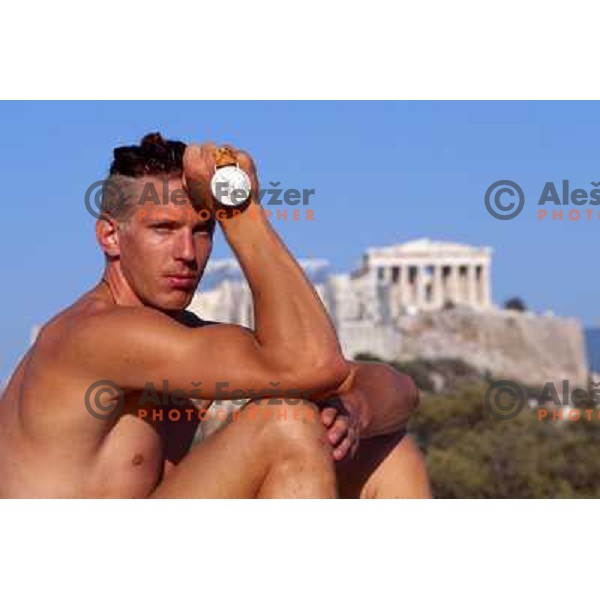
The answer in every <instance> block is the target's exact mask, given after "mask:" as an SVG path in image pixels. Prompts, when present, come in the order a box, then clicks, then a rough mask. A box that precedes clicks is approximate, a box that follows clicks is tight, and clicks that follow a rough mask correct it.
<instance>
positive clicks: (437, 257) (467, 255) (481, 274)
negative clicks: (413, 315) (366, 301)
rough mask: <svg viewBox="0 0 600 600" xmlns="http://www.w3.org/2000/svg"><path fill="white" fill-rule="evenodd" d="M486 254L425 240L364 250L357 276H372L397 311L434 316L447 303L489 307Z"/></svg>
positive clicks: (483, 250)
mask: <svg viewBox="0 0 600 600" xmlns="http://www.w3.org/2000/svg"><path fill="white" fill-rule="evenodd" d="M491 254H492V250H491V248H488V247H482V248H477V247H472V246H466V245H463V244H457V243H448V242H435V241H432V240H429V239H427V238H422V239H418V240H414V241H412V242H407V243H405V244H399V245H396V246H388V247H384V248H370V249H368V250H367V251H366V253H365V254H364V257H363V265H362V269H361V271H362V272H364V273H368V272H371V273H373V272H374V273H376V276H377V281H378V282H379V283H380V284H388V285H389V286H390V287H391V290H392V297H391V306H392V307H393V308H395V309H396V310H395V311H394V312H396V311H397V310H401V309H403V308H404V309H416V310H439V309H440V308H443V307H444V306H446V305H447V304H449V303H452V304H454V305H465V306H470V307H472V308H488V307H489V306H490V305H491V286H490V265H491Z"/></svg>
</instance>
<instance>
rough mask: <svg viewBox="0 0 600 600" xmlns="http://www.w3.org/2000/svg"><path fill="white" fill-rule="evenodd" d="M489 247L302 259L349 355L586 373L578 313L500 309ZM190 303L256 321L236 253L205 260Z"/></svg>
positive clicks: (523, 374) (409, 248) (518, 374)
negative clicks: (344, 270) (335, 269)
mask: <svg viewBox="0 0 600 600" xmlns="http://www.w3.org/2000/svg"><path fill="white" fill-rule="evenodd" d="M491 261H492V250H491V249H490V248H487V247H483V248H476V247H471V246H467V245H463V244H458V243H453V242H439V241H432V240H429V239H418V240H414V241H411V242H407V243H404V244H399V245H395V246H389V247H384V248H370V249H368V250H367V251H366V252H365V253H364V255H363V257H362V262H361V265H360V267H359V269H358V270H357V271H355V272H354V273H351V274H333V273H331V270H330V266H329V263H328V262H327V261H326V260H314V259H313V260H301V261H299V262H300V264H301V265H302V267H303V268H304V270H305V272H306V273H307V275H308V276H309V278H310V279H311V281H312V282H313V284H314V285H315V288H316V289H317V292H318V293H319V295H320V297H321V299H322V301H323V303H324V304H325V306H326V307H327V310H328V311H329V314H330V315H331V318H332V320H333V322H334V324H335V326H336V328H337V331H338V335H339V337H340V342H341V344H342V347H343V350H344V353H345V355H346V356H347V357H348V358H353V357H354V356H356V355H357V354H358V353H370V354H375V355H377V356H379V357H381V358H383V359H385V360H398V361H407V360H412V359H416V358H424V359H432V360H435V359H440V358H457V359H461V360H463V361H465V362H467V363H469V364H470V365H472V366H474V367H476V368H477V369H479V370H480V371H481V372H482V373H483V372H488V373H490V374H492V375H493V376H496V377H498V378H506V379H516V380H519V381H522V382H524V383H529V384H540V383H545V382H546V381H556V382H560V381H561V380H562V379H569V380H570V381H571V382H573V383H575V384H581V385H584V384H586V383H587V378H588V373H587V358H586V350H585V344H584V337H583V331H582V328H581V325H580V324H579V322H578V321H577V320H576V319H569V318H558V317H554V316H539V315H534V314H532V313H521V312H517V311H512V310H503V309H500V308H498V307H497V306H495V305H494V304H493V302H492V291H491ZM200 290H201V291H200V292H199V293H198V294H196V296H195V298H194V300H193V302H192V304H191V306H190V309H191V310H193V311H194V312H196V313H197V314H198V315H200V316H201V317H202V318H204V319H208V320H214V321H220V322H226V323H237V324H241V325H246V326H250V327H251V326H252V321H253V309H252V296H251V294H250V290H249V288H248V285H247V283H246V281H245V278H244V276H243V273H242V272H241V270H240V268H239V266H238V263H237V261H236V260H235V259H224V260H213V261H210V262H209V265H208V267H207V270H206V272H205V275H204V278H203V281H202V284H201V288H200Z"/></svg>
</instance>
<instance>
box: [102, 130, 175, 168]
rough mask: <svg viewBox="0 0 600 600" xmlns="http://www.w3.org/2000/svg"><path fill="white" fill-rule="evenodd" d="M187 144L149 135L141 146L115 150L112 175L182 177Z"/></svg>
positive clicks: (158, 135)
mask: <svg viewBox="0 0 600 600" xmlns="http://www.w3.org/2000/svg"><path fill="white" fill-rule="evenodd" d="M185 149H186V144H184V143H183V142H179V141H174V140H165V139H164V138H163V137H162V135H161V134H160V133H158V132H156V133H148V134H147V135H145V136H144V137H143V138H142V141H141V142H140V145H139V146H120V147H118V148H115V149H114V150H113V155H114V160H113V162H112V164H111V165H110V171H109V172H110V174H111V175H125V176H127V177H143V176H144V175H181V174H182V173H183V153H184V152H185Z"/></svg>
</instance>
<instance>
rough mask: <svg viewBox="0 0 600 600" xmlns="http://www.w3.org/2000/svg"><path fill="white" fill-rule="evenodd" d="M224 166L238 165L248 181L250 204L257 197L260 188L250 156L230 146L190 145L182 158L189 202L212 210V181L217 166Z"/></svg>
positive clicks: (213, 209)
mask: <svg viewBox="0 0 600 600" xmlns="http://www.w3.org/2000/svg"><path fill="white" fill-rule="evenodd" d="M227 164H233V165H236V164H237V165H238V166H239V168H240V169H242V170H243V171H244V172H245V173H246V175H248V177H249V178H250V183H251V194H250V195H251V200H250V201H251V202H252V201H253V200H254V199H255V198H258V193H259V185H258V176H257V174H256V167H255V165H254V161H253V160H252V158H251V156H250V155H249V154H248V153H247V152H244V151H243V150H236V149H235V148H234V147H233V146H229V145H223V146H221V147H220V148H217V146H216V145H215V144H213V143H212V142H207V143H205V144H202V145H198V144H190V145H188V146H187V148H186V149H185V153H184V155H183V169H184V185H185V187H186V188H187V190H188V193H189V194H190V196H191V197H192V199H193V200H194V201H195V202H197V203H199V204H200V205H201V206H203V207H206V208H208V210H210V211H211V212H214V211H215V199H214V197H213V194H212V190H211V186H210V183H211V180H212V178H213V175H214V174H215V170H216V169H217V167H221V166H225V165H227Z"/></svg>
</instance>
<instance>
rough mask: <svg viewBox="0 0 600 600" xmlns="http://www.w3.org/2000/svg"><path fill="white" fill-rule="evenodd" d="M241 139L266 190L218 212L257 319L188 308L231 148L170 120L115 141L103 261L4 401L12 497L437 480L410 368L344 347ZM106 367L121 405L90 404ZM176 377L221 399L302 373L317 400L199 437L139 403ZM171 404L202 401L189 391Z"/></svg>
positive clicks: (3, 449)
mask: <svg viewBox="0 0 600 600" xmlns="http://www.w3.org/2000/svg"><path fill="white" fill-rule="evenodd" d="M230 152H232V153H234V155H235V158H236V161H237V162H238V164H239V166H240V168H242V169H243V170H244V171H245V172H246V174H247V175H248V176H249V177H250V180H251V183H252V194H251V196H250V200H249V202H247V203H246V205H245V209H244V210H240V211H237V212H238V213H239V214H235V215H232V214H231V213H230V214H228V215H227V216H228V218H222V219H219V220H218V222H219V226H220V227H221V228H222V231H223V233H224V236H225V238H226V240H227V242H228V243H229V244H230V246H231V248H232V250H233V252H234V253H235V255H236V256H237V259H238V260H239V262H240V265H241V267H242V269H243V271H244V273H245V275H246V277H247V280H248V282H249V285H250V288H251V291H252V296H253V301H254V310H255V326H254V329H253V330H249V329H246V328H244V327H240V326H235V325H228V324H215V323H207V322H204V321H202V320H201V319H199V318H197V317H195V316H193V315H192V314H191V313H189V312H187V311H185V308H186V307H187V306H188V305H189V303H190V301H191V299H192V297H193V294H194V292H195V291H196V288H197V285H198V283H199V281H200V278H201V277H202V274H203V271H204V268H205V266H206V263H207V261H208V258H209V255H210V253H211V249H212V243H213V232H214V228H215V226H216V222H215V204H214V199H213V198H212V194H211V193H210V187H209V182H210V178H211V176H212V174H213V173H214V171H215V167H216V164H215V160H216V148H215V147H214V146H213V145H210V144H205V145H203V146H197V145H190V146H187V147H186V146H185V145H184V144H182V143H180V142H167V141H165V140H164V139H162V138H161V136H160V135H159V134H149V135H148V136H146V137H145V138H144V140H142V144H141V146H129V147H123V148H117V149H116V150H115V152H114V155H115V158H114V161H113V163H112V166H111V169H110V180H111V181H112V183H114V184H115V185H118V189H120V190H121V191H122V192H123V194H124V195H123V198H124V199H125V202H124V204H122V205H118V204H116V203H115V202H114V197H113V198H112V200H111V199H110V195H111V194H110V193H109V192H108V191H107V193H106V194H105V197H104V200H103V205H102V214H101V216H100V218H99V219H98V221H97V223H96V235H97V240H98V243H99V245H100V248H101V249H102V251H103V253H104V255H105V258H106V268H105V271H104V274H103V277H102V279H101V281H100V282H99V283H98V285H96V286H95V287H94V288H93V289H91V290H90V291H89V292H87V293H86V294H84V295H83V296H82V297H81V298H80V299H78V300H77V301H76V302H75V303H74V304H73V305H72V306H70V307H69V308H67V309H66V310H65V311H63V312H62V313H60V314H59V315H57V316H56V317H54V318H53V319H52V320H51V321H50V322H48V323H47V324H46V325H45V326H44V327H43V328H42V329H41V331H40V333H39V335H38V338H37V340H36V342H35V344H34V345H33V346H32V347H31V348H30V350H29V352H28V353H27V354H26V355H25V356H24V357H23V359H22V361H21V362H20V364H19V365H18V367H17V369H16V370H15V372H14V374H13V376H12V378H11V380H10V381H9V383H8V386H7V388H6V390H5V392H4V394H3V397H2V399H1V400H0V497H5V498H23V497H28V498H109V497H110V498H147V497H153V498H255V497H263V498H291V497H303V498H332V497H339V496H344V497H426V496H428V495H429V487H428V480H427V476H426V473H425V470H424V466H423V461H422V458H421V456H420V454H419V452H418V450H417V449H416V448H415V446H414V445H413V443H412V442H411V441H410V440H409V439H408V438H406V437H404V435H403V431H402V428H403V427H404V425H405V423H406V420H407V418H408V416H409V415H410V413H411V411H413V410H414V409H415V407H416V405H417V404H418V393H417V390H416V388H415V386H414V384H413V383H412V380H410V379H409V378H408V377H406V376H405V375H402V374H401V373H398V372H396V371H395V370H393V369H391V368H389V367H387V366H384V365H377V364H357V363H352V362H349V361H346V360H345V359H344V357H343V356H342V354H341V351H340V347H339V344H338V340H337V337H336V334H335V331H334V328H333V326H332V324H331V322H330V320H329V318H328V316H327V314H326V311H325V309H324V307H323V305H322V304H321V302H320V300H319V297H318V295H317V294H316V292H315V290H314V289H313V287H312V285H311V284H310V282H309V281H308V280H307V278H306V277H305V275H304V273H303V272H302V269H301V268H300V267H299V265H298V264H297V262H296V261H295V259H294V258H293V256H292V255H291V254H290V252H289V251H288V249H287V248H286V246H285V245H284V244H283V243H282V241H281V240H280V238H279V237H278V236H277V234H276V233H275V231H274V230H273V229H272V227H271V226H270V224H269V222H268V220H267V219H266V218H265V216H264V213H263V211H262V209H261V207H260V206H259V205H258V204H257V203H256V202H255V201H254V198H256V197H258V196H257V194H258V180H257V175H256V170H255V167H254V164H253V162H252V160H251V158H250V157H249V156H248V154H246V153H245V152H241V151H235V150H234V149H230ZM147 184H150V185H151V186H153V188H154V189H155V190H157V191H158V194H159V195H160V196H161V198H164V197H166V194H168V197H169V198H177V199H178V202H168V205H166V206H165V205H163V206H161V207H160V208H158V209H155V207H154V205H151V206H152V207H153V209H152V210H148V203H143V204H140V197H141V194H142V191H143V190H144V189H147ZM113 189H114V188H113ZM107 190H109V188H107ZM173 192H175V193H176V194H179V195H178V196H173ZM207 211H208V214H209V215H210V218H208V219H207V218H206V214H207ZM98 381H108V382H112V384H113V385H114V386H115V393H114V394H113V397H112V398H111V399H110V402H112V405H111V406H115V407H116V406H118V408H119V410H115V411H114V413H110V412H109V414H108V418H96V417H95V416H94V415H93V414H91V412H90V410H89V406H88V407H86V402H85V398H86V392H87V391H88V390H90V389H91V387H93V385H94V383H95V382H98ZM164 381H167V382H168V385H169V389H170V390H173V389H178V390H184V391H185V392H186V393H185V395H186V396H189V397H190V398H191V397H192V396H193V394H194V392H193V388H196V387H197V386H198V385H199V382H201V384H202V398H201V400H196V401H194V402H193V403H191V404H190V405H191V406H192V407H193V408H194V411H205V409H206V408H207V407H208V406H209V405H210V404H211V402H212V401H213V400H214V399H215V398H222V397H223V396H222V391H219V390H222V387H221V388H219V384H220V383H221V384H222V382H227V389H228V390H232V391H233V390H261V393H262V392H263V391H264V396H265V398H267V397H277V395H278V394H279V395H281V390H298V396H299V398H302V399H304V404H300V406H301V407H302V408H303V410H304V411H305V413H304V414H303V415H302V416H301V418H299V419H298V418H285V419H282V418H280V417H281V415H277V414H273V415H272V416H271V417H269V418H258V419H256V418H255V419H251V418H243V419H238V420H235V421H234V422H232V423H230V424H228V425H226V426H225V427H223V428H222V429H221V430H220V431H218V432H217V433H215V434H214V435H212V436H210V437H209V438H208V439H207V440H205V441H204V442H202V443H200V444H195V445H194V444H193V440H194V436H195V432H196V429H197V427H198V425H199V423H200V420H198V419H192V420H190V419H184V418H182V419H180V420H166V419H158V418H156V417H155V416H154V415H153V413H152V411H141V410H140V404H139V401H140V391H141V390H143V389H144V388H145V387H146V386H147V385H148V384H149V383H150V384H151V385H153V386H155V388H156V389H161V388H162V387H163V382H164ZM277 382H278V385H277V387H275V386H274V385H273V383H277ZM117 390H123V396H119V393H118V392H117ZM238 397H239V396H236V394H235V393H233V392H232V395H231V397H230V398H231V399H237V398H238ZM307 397H308V398H310V400H311V401H310V402H306V398H307ZM331 399H333V400H331ZM180 400H181V399H180ZM121 401H122V402H121ZM258 404H260V403H259V402H258V401H257V400H256V399H254V400H252V401H251V402H249V403H248V404H247V405H246V406H245V407H244V408H243V409H242V411H248V410H250V408H251V407H253V408H257V407H258ZM146 408H148V407H146ZM168 408H169V410H175V411H180V412H181V413H182V414H183V411H184V410H187V408H189V406H187V408H186V405H182V403H181V401H179V402H175V399H173V402H172V404H170V405H169V407H168ZM144 412H145V413H147V414H143V413H144ZM194 414H195V413H194ZM359 441H360V442H359Z"/></svg>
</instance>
